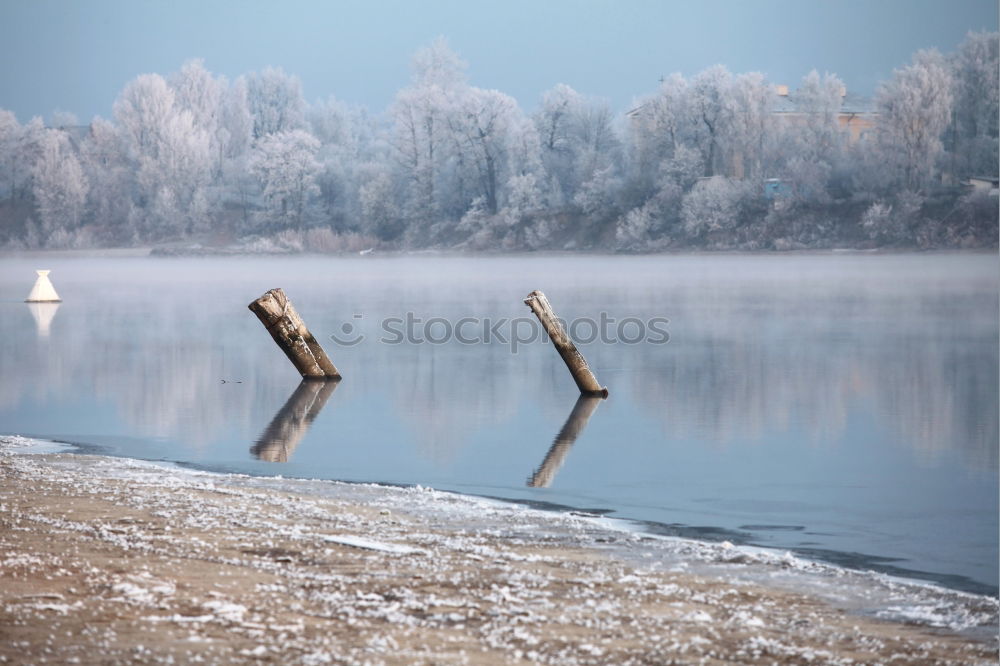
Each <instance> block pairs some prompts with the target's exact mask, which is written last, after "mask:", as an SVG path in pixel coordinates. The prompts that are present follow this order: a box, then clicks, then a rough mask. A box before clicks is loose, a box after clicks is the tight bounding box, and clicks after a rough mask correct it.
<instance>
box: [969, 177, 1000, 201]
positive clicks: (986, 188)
mask: <svg viewBox="0 0 1000 666" xmlns="http://www.w3.org/2000/svg"><path fill="white" fill-rule="evenodd" d="M966 186H967V187H969V188H971V189H972V191H973V192H982V193H984V194H988V195H990V196H991V197H995V196H997V195H998V194H1000V178H998V177H997V176H973V177H972V178H969V180H967V181H966Z"/></svg>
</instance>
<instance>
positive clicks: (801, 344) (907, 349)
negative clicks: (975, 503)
mask: <svg viewBox="0 0 1000 666" xmlns="http://www.w3.org/2000/svg"><path fill="white" fill-rule="evenodd" d="M882 305H883V303H880V302H878V301H875V302H869V303H868V307H867V308H859V307H858V305H857V303H855V304H854V306H853V307H852V310H853V312H852V315H853V318H850V319H844V320H842V321H841V322H839V323H837V321H836V317H834V321H832V322H827V327H826V328H824V327H819V328H817V327H815V326H814V327H812V328H808V327H806V328H802V327H797V326H795V324H794V323H793V324H792V325H791V326H790V327H789V328H788V329H787V330H785V331H784V332H783V333H781V334H776V333H775V332H773V331H770V332H767V331H765V332H764V334H762V332H761V331H753V330H750V331H747V330H740V329H739V328H736V327H731V326H730V325H729V324H730V322H724V321H723V322H721V323H720V322H719V321H718V320H714V321H713V322H712V323H711V325H709V326H708V329H709V330H700V331H697V332H696V333H695V334H693V335H689V336H688V337H682V336H675V337H674V340H673V341H672V342H671V344H670V345H669V346H670V349H669V350H668V351H667V352H666V353H663V352H662V350H655V349H652V348H645V349H642V350H641V352H640V354H639V356H640V357H641V359H642V366H643V369H642V370H641V371H636V372H634V373H630V374H631V378H632V386H631V389H632V395H634V396H635V398H636V400H637V401H638V402H639V403H641V404H643V405H644V406H645V407H646V408H647V409H648V410H649V411H650V412H651V413H653V414H655V415H657V416H658V417H660V418H662V424H663V428H664V429H665V431H666V433H667V435H668V436H669V437H671V438H696V439H704V440H708V441H710V442H715V443H717V444H724V443H725V442H727V441H730V440H732V439H734V438H741V439H743V438H748V439H751V440H761V439H763V438H765V437H766V436H768V435H770V434H773V433H775V432H785V431H789V430H792V429H796V430H801V431H802V432H804V433H805V434H806V436H807V437H808V438H809V440H810V441H811V442H812V443H813V444H822V443H825V442H829V441H831V440H833V439H836V438H837V437H839V436H842V435H843V433H844V430H845V428H846V426H847V415H848V413H849V411H850V410H852V409H857V408H858V407H859V406H860V407H861V408H862V409H868V410H871V411H872V412H873V413H874V414H875V416H876V418H877V419H879V421H880V422H882V423H885V424H886V425H887V426H888V427H889V428H890V429H891V432H893V433H894V434H895V437H896V439H897V440H898V441H899V442H900V443H901V444H903V445H905V446H907V447H909V448H911V449H912V450H913V451H914V453H915V454H916V455H917V456H918V457H919V458H921V459H924V460H929V459H933V458H934V457H935V456H938V455H940V454H942V453H943V452H946V451H956V452H958V453H959V454H960V455H962V456H963V457H964V458H965V459H966V461H967V463H968V464H969V465H970V466H973V467H984V468H993V467H995V466H996V464H997V448H996V441H997V437H998V410H997V395H998V381H997V368H998V355H997V344H996V341H997V337H996V332H995V324H993V323H989V322H990V319H989V317H990V307H989V305H987V308H986V311H985V313H981V316H976V317H974V318H973V319H974V321H969V320H965V321H958V322H956V321H955V320H954V319H951V318H948V317H935V316H920V313H923V314H924V315H926V314H927V313H929V312H935V311H938V310H940V309H941V308H942V307H944V304H943V303H941V302H937V301H933V300H932V301H922V302H920V303H917V304H915V305H914V307H913V310H912V311H909V312H908V314H906V313H901V312H900V313H897V314H899V315H900V319H899V321H898V323H897V324H896V325H889V326H887V325H884V324H885V321H884V320H883V319H880V318H876V321H874V322H873V321H872V320H871V316H872V315H873V313H876V314H877V313H879V311H880V307H881V306H882ZM887 307H889V308H893V307H894V306H893V305H892V304H887ZM895 309H896V310H899V307H898V304H896V306H895ZM679 311H681V312H682V310H679ZM993 311H994V314H995V306H994V307H993ZM835 314H838V313H835ZM866 315H867V316H866ZM681 316H683V315H681ZM781 316H782V315H781V313H779V312H769V313H765V318H780V317H781ZM991 327H992V333H991V332H990V330H991Z"/></svg>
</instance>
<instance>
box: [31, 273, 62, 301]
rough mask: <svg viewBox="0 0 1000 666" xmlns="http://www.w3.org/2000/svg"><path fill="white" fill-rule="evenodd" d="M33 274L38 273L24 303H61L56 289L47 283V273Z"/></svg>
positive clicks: (50, 283)
mask: <svg viewBox="0 0 1000 666" xmlns="http://www.w3.org/2000/svg"><path fill="white" fill-rule="evenodd" d="M35 272H36V273H38V279H37V280H35V286H34V287H32V288H31V293H30V294H28V298H26V299H25V303H58V302H60V301H62V299H61V298H59V294H57V293H56V288H55V287H53V286H52V282H50V281H49V271H35Z"/></svg>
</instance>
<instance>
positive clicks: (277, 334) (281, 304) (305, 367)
mask: <svg viewBox="0 0 1000 666" xmlns="http://www.w3.org/2000/svg"><path fill="white" fill-rule="evenodd" d="M247 307H248V308H250V310H251V312H253V313H254V314H255V315H257V318H258V319H260V323H262V324H264V328H266V329H267V331H268V332H269V333H270V334H271V337H272V338H274V341H275V342H277V343H278V346H279V347H281V351H283V352H285V356H287V357H288V360H290V361H291V362H292V365H294V366H295V369H296V370H298V371H299V373H300V374H301V375H302V377H303V378H305V379H340V373H339V372H338V371H337V368H336V367H335V366H334V365H333V363H332V362H331V361H330V358H329V357H328V356H327V355H326V352H324V351H323V348H322V347H321V346H320V344H319V342H317V341H316V338H314V337H313V334H312V333H310V332H309V329H308V328H306V325H305V322H303V321H302V317H300V316H299V313H298V312H296V311H295V308H294V307H292V303H291V301H289V300H288V297H287V296H285V292H283V291H282V290H281V289H271V290H269V291H267V292H266V293H264V295H263V296H261V297H260V298H258V299H257V300H255V301H254V302H253V303H250V305H248V306H247Z"/></svg>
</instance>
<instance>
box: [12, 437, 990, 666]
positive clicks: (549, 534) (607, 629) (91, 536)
mask: <svg viewBox="0 0 1000 666" xmlns="http://www.w3.org/2000/svg"><path fill="white" fill-rule="evenodd" d="M27 443H30V442H28V441H27V440H21V439H19V438H5V439H3V440H0V552H2V553H3V555H2V556H0V558H2V559H0V660H4V661H6V662H9V663H171V662H172V663H192V662H196V661H204V662H206V663H229V662H256V661H260V662H265V663H266V662H269V661H274V662H281V663H306V664H310V663H352V664H354V663H372V664H379V663H385V664H411V663H473V664H477V663H488V664H492V663H504V664H507V663H510V664H517V663H524V664H527V663H551V664H574V663H594V664H610V663H614V664H629V663H635V664H652V663H672V662H673V663H725V662H739V663H843V664H847V663H858V662H862V663H875V662H879V663H893V664H904V663H921V664H925V663H940V664H970V663H995V661H996V658H997V650H996V642H995V640H989V641H987V642H983V641H982V640H977V639H973V638H969V637H968V636H962V635H958V634H956V633H951V632H946V631H943V630H940V629H933V628H931V627H927V626H918V625H915V624H912V623H909V624H907V623H900V622H890V621H884V620H879V619H875V618H872V617H864V616H861V615H858V614H854V613H848V612H846V611H845V610H843V609H840V608H836V607H834V606H833V605H831V604H829V603H827V602H826V601H824V600H822V599H820V598H818V597H817V596H813V595H809V594H803V593H798V592H792V591H788V590H787V589H785V588H781V587H774V586H766V585H762V584H758V583H752V582H747V581H745V580H739V579H736V578H732V577H727V576H711V575H705V574H700V573H693V572H691V571H686V570H685V567H684V566H670V567H664V566H662V563H661V562H657V561H655V558H651V557H648V556H646V557H644V556H638V557H629V556H628V555H627V554H628V553H630V552H631V553H632V554H633V555H634V554H635V553H634V550H635V549H633V548H632V546H631V544H630V540H639V539H640V537H638V536H634V535H633V536H629V535H624V534H616V533H614V532H611V531H608V530H606V529H604V528H601V527H600V526H599V525H597V524H596V523H595V521H593V520H592V519H590V517H587V516H561V517H557V516H553V515H552V514H547V513H544V512H539V511H533V510H530V509H527V508H524V507H519V506H515V505H507V504H501V503H490V502H487V501H475V500H467V499H466V498H463V497H461V496H454V495H449V494H446V493H437V492H434V491H430V490H426V489H421V488H414V489H393V488H380V487H374V486H347V485H340V484H331V483H329V482H322V483H320V482H315V485H316V488H320V487H321V488H322V489H323V491H324V494H319V493H317V492H294V491H291V490H288V489H287V488H285V487H282V485H281V483H280V480H270V481H268V480H261V479H253V478H250V477H241V476H224V475H213V474H204V473H199V472H191V471H187V470H183V469H179V468H170V467H163V466H157V465H153V464H149V463H141V462H137V461H129V460H124V459H110V458H101V457H92V456H79V455H68V454H48V455H20V454H19V453H18V451H19V450H23V449H19V447H20V446H21V445H24V444H27ZM308 484H309V482H303V483H300V484H298V485H297V484H295V483H292V482H289V484H288V488H297V489H299V490H309V485H308ZM463 511H464V512H466V514H467V515H468V516H473V517H472V518H469V519H464V522H463V523H461V524H464V525H465V527H464V528H462V527H460V526H459V525H456V523H455V522H454V520H453V519H450V518H448V516H454V515H456V512H457V513H458V514H461V513H462V512H463ZM623 553H624V554H626V555H625V556H623ZM987 606H989V604H987ZM984 612H986V613H990V612H993V613H995V608H993V609H991V608H986V609H985V610H984ZM994 617H995V616H994Z"/></svg>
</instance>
